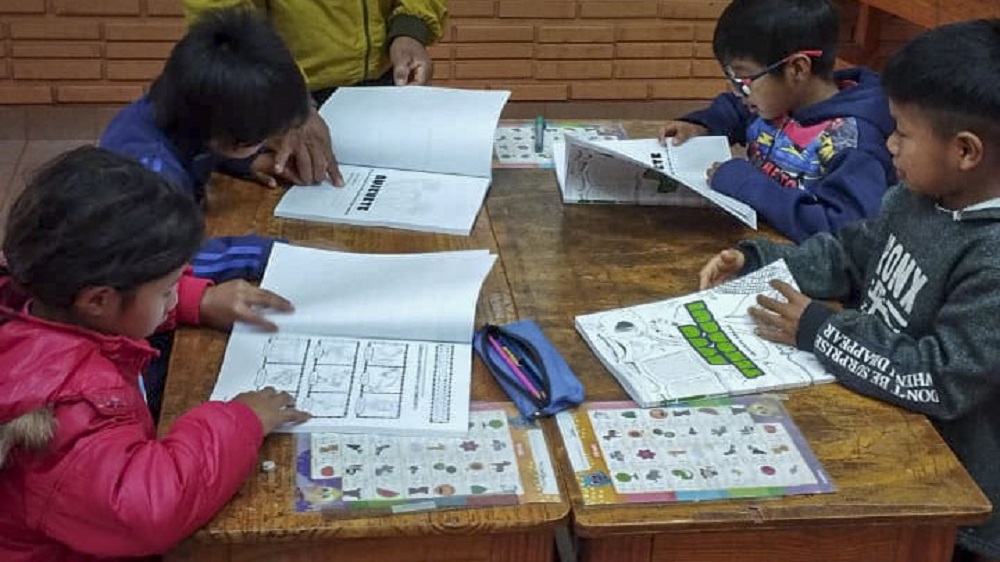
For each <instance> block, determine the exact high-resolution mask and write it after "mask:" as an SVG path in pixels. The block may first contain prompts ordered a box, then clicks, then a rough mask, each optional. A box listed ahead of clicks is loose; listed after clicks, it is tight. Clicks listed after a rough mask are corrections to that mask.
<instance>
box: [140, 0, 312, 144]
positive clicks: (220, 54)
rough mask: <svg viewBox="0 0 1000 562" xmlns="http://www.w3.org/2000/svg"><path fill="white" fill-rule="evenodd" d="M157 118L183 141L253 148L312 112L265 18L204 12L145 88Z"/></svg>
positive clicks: (294, 69) (297, 73) (292, 65)
mask: <svg viewBox="0 0 1000 562" xmlns="http://www.w3.org/2000/svg"><path fill="white" fill-rule="evenodd" d="M149 97H150V99H151V100H152V102H153V107H154V110H155V112H156V120H157V124H158V125H159V126H160V128H162V129H165V130H167V131H168V132H169V133H170V134H171V135H172V136H174V137H177V138H179V139H182V140H187V139H197V140H200V141H202V142H207V141H209V140H217V141H220V142H224V143H227V144H230V145H232V146H250V145H254V144H257V143H260V142H262V141H264V140H266V139H267V138H268V137H271V136H273V135H277V134H280V133H282V132H284V131H286V130H288V129H291V128H293V127H296V126H298V125H299V124H301V123H302V122H304V121H305V119H306V118H307V117H308V116H309V111H310V102H309V95H308V92H307V90H306V84H305V79H304V78H303V77H302V73H301V72H300V71H299V67H298V66H297V65H296V64H295V60H294V59H293V58H292V55H291V53H290V52H289V51H288V48H287V47H286V46H285V44H284V42H283V41H282V40H281V38H280V37H279V36H278V34H277V33H276V32H275V31H274V30H273V29H272V28H271V26H270V24H268V23H267V21H266V20H264V19H263V18H261V17H260V16H258V15H256V14H255V13H253V12H252V11H250V10H247V9H245V8H239V7H237V8H228V9H222V10H212V11H209V12H206V13H205V14H204V15H203V16H201V17H200V18H199V19H198V20H197V21H195V22H194V23H193V24H192V25H191V27H190V29H189V30H188V32H187V34H186V35H185V36H184V37H183V38H182V39H181V40H180V41H179V42H178V43H177V45H175V46H174V48H173V50H172V51H171V53H170V57H169V58H168V59H167V62H166V64H165V65H164V68H163V72H162V73H161V74H160V76H159V77H158V78H157V79H156V81H155V82H154V83H153V85H152V87H151V88H150V91H149Z"/></svg>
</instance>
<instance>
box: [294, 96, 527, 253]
mask: <svg viewBox="0 0 1000 562" xmlns="http://www.w3.org/2000/svg"><path fill="white" fill-rule="evenodd" d="M509 96H510V93H509V92H505V91H497V90H491V91H485V90H460V89H452V88H432V87H423V86H406V87H364V88H340V89H338V90H337V91H336V92H335V93H334V94H333V96H331V97H330V99H329V100H328V101H327V102H326V103H325V104H323V107H322V108H320V116H321V117H322V118H323V119H324V121H325V122H326V123H327V126H328V127H329V129H330V138H331V141H332V143H333V150H334V154H335V155H336V157H337V161H338V163H339V164H340V169H341V173H342V174H343V175H344V180H345V183H346V185H345V186H344V187H342V188H336V187H334V186H333V185H332V184H330V183H329V182H324V183H321V184H319V185H316V186H295V187H292V188H291V189H290V190H289V191H288V193H286V194H285V196H284V197H283V198H282V200H281V202H280V203H279V204H278V206H277V207H276V208H275V216H278V217H282V218H292V219H301V220H311V221H320V222H333V223H344V224H353V225H360V226H382V227H389V228H401V229H406V230H420V231H429V232H442V233H446V234H468V233H469V232H470V231H471V230H472V226H473V224H474V223H475V219H476V215H477V214H478V212H479V208H480V207H481V206H482V202H483V199H484V197H485V196H486V192H487V190H488V189H489V185H490V178H491V173H492V171H491V165H492V158H493V135H494V131H495V130H496V125H497V122H498V121H499V119H500V112H501V110H502V109H503V107H504V104H506V102H507V98H508V97H509Z"/></svg>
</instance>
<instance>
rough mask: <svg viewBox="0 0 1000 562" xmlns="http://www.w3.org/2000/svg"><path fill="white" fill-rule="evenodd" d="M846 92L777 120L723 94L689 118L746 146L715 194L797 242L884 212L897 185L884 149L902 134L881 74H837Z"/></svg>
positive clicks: (724, 170)
mask: <svg viewBox="0 0 1000 562" xmlns="http://www.w3.org/2000/svg"><path fill="white" fill-rule="evenodd" d="M834 80H835V81H836V82H837V84H838V85H839V86H840V88H841V89H840V92H839V93H837V94H836V95H834V96H833V97H832V98H830V99H827V100H824V101H821V102H819V103H816V104H813V105H810V106H808V107H804V108H802V109H800V110H799V111H797V112H795V113H794V114H792V115H790V116H788V117H786V118H783V119H777V120H771V121H768V120H765V119H761V118H760V117H757V116H756V115H755V114H753V113H751V112H750V111H749V110H748V109H747V107H746V106H745V105H744V104H743V101H742V100H741V98H739V97H737V96H736V95H734V94H732V93H727V94H722V95H720V96H718V97H717V98H715V100H714V101H712V104H711V105H710V106H709V107H708V108H707V109H704V110H701V111H696V112H694V113H691V114H688V115H686V116H684V117H683V118H682V120H684V121H689V122H691V123H697V124H700V125H703V126H705V127H706V128H708V130H709V134H712V135H725V136H727V137H729V140H730V142H732V143H738V144H745V145H746V146H747V158H746V159H745V160H744V159H742V158H740V159H733V160H730V161H729V162H726V163H724V164H723V165H722V166H720V167H719V169H718V170H717V171H716V173H715V175H714V176H712V182H711V183H712V189H715V190H716V191H719V192H720V193H725V194H726V195H729V196H731V197H734V198H736V199H739V200H740V201H743V202H744V203H746V204H748V205H750V206H751V207H753V208H754V209H755V210H756V211H757V213H758V214H759V215H761V217H763V218H764V219H765V220H766V221H767V222H768V223H770V224H771V226H772V227H774V228H775V229H776V230H778V231H779V232H781V233H782V234H784V235H785V236H787V237H789V238H791V239H792V240H795V241H796V242H799V241H802V240H804V239H805V238H808V237H809V236H811V235H812V234H815V233H817V232H834V231H837V230H838V229H840V227H842V226H844V225H846V224H848V223H851V222H854V221H856V220H859V219H863V218H867V217H871V216H874V215H876V214H877V213H878V211H879V209H880V206H881V201H882V196H883V195H885V192H886V190H887V189H888V188H889V186H891V185H894V184H895V182H896V173H895V169H894V167H893V165H892V156H891V155H890V154H889V151H888V149H887V148H886V146H885V142H886V139H887V138H888V137H889V135H890V134H892V131H893V130H894V129H895V122H894V121H893V119H892V116H891V115H890V114H889V102H888V99H887V98H886V96H885V94H884V93H883V91H882V88H881V85H880V84H879V81H878V76H877V75H876V74H875V73H874V72H872V71H870V70H866V69H863V68H850V69H846V70H841V71H838V72H835V73H834Z"/></svg>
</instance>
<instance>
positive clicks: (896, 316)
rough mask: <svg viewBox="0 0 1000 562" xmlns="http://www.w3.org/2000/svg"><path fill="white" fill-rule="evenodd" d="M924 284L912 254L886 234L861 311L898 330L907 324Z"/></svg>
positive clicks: (925, 282)
mask: <svg viewBox="0 0 1000 562" xmlns="http://www.w3.org/2000/svg"><path fill="white" fill-rule="evenodd" d="M926 284H927V275H926V274H924V272H923V270H922V269H920V266H919V265H917V262H916V260H915V259H914V258H913V255H912V254H910V252H908V251H906V249H905V248H903V246H902V244H900V243H899V241H898V240H897V239H896V237H895V236H894V235H891V234H890V235H889V240H888V241H887V242H886V245H885V248H884V249H883V250H882V256H881V257H880V258H879V260H878V266H877V267H876V269H875V275H873V276H872V279H871V281H870V282H869V283H868V294H867V297H868V298H867V299H866V300H865V302H864V303H863V304H862V305H861V310H863V311H864V312H867V313H869V314H874V315H875V316H878V317H879V318H881V319H882V320H884V321H885V323H886V324H888V325H889V327H890V328H892V329H893V330H896V331H897V332H899V331H902V330H903V328H906V326H908V325H909V323H910V314H911V313H912V312H913V304H914V303H915V302H916V300H917V296H918V295H919V294H920V290H921V289H923V288H924V285H926Z"/></svg>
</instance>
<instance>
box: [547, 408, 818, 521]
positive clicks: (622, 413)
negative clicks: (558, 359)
mask: <svg viewBox="0 0 1000 562" xmlns="http://www.w3.org/2000/svg"><path fill="white" fill-rule="evenodd" d="M557 421H558V424H559V429H560V433H561V435H562V439H563V443H564V444H565V447H566V451H567V453H568V455H569V459H570V462H571V463H572V466H573V471H574V473H575V476H576V478H575V480H576V482H577V484H578V485H579V488H580V493H581V495H582V497H583V502H584V504H587V505H591V504H593V505H600V504H621V503H647V502H650V503H652V502H664V503H671V502H682V501H703V500H716V499H732V498H759V497H776V496H786V495H795V494H819V493H829V492H833V491H834V486H833V484H832V482H831V481H830V478H829V476H827V474H826V472H825V471H824V470H823V468H822V466H821V465H820V463H819V462H818V461H817V460H816V457H815V456H814V455H813V453H812V451H811V450H810V449H809V446H808V445H807V444H806V442H805V439H804V438H803V437H802V434H801V433H800V432H799V429H798V428H797V427H796V425H795V424H794V423H793V421H792V419H791V418H790V417H789V415H788V413H787V412H786V411H785V409H784V407H783V406H782V405H781V402H780V401H779V400H778V399H777V398H774V397H770V396H760V395H757V396H740V397H732V398H721V399H714V400H704V401H697V402H686V403H678V404H672V405H669V406H661V407H654V408H639V407H637V406H636V405H635V404H634V403H632V402H597V403H588V404H584V405H583V406H581V407H580V408H578V409H576V410H574V411H572V412H564V413H561V414H559V415H558V416H557Z"/></svg>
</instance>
